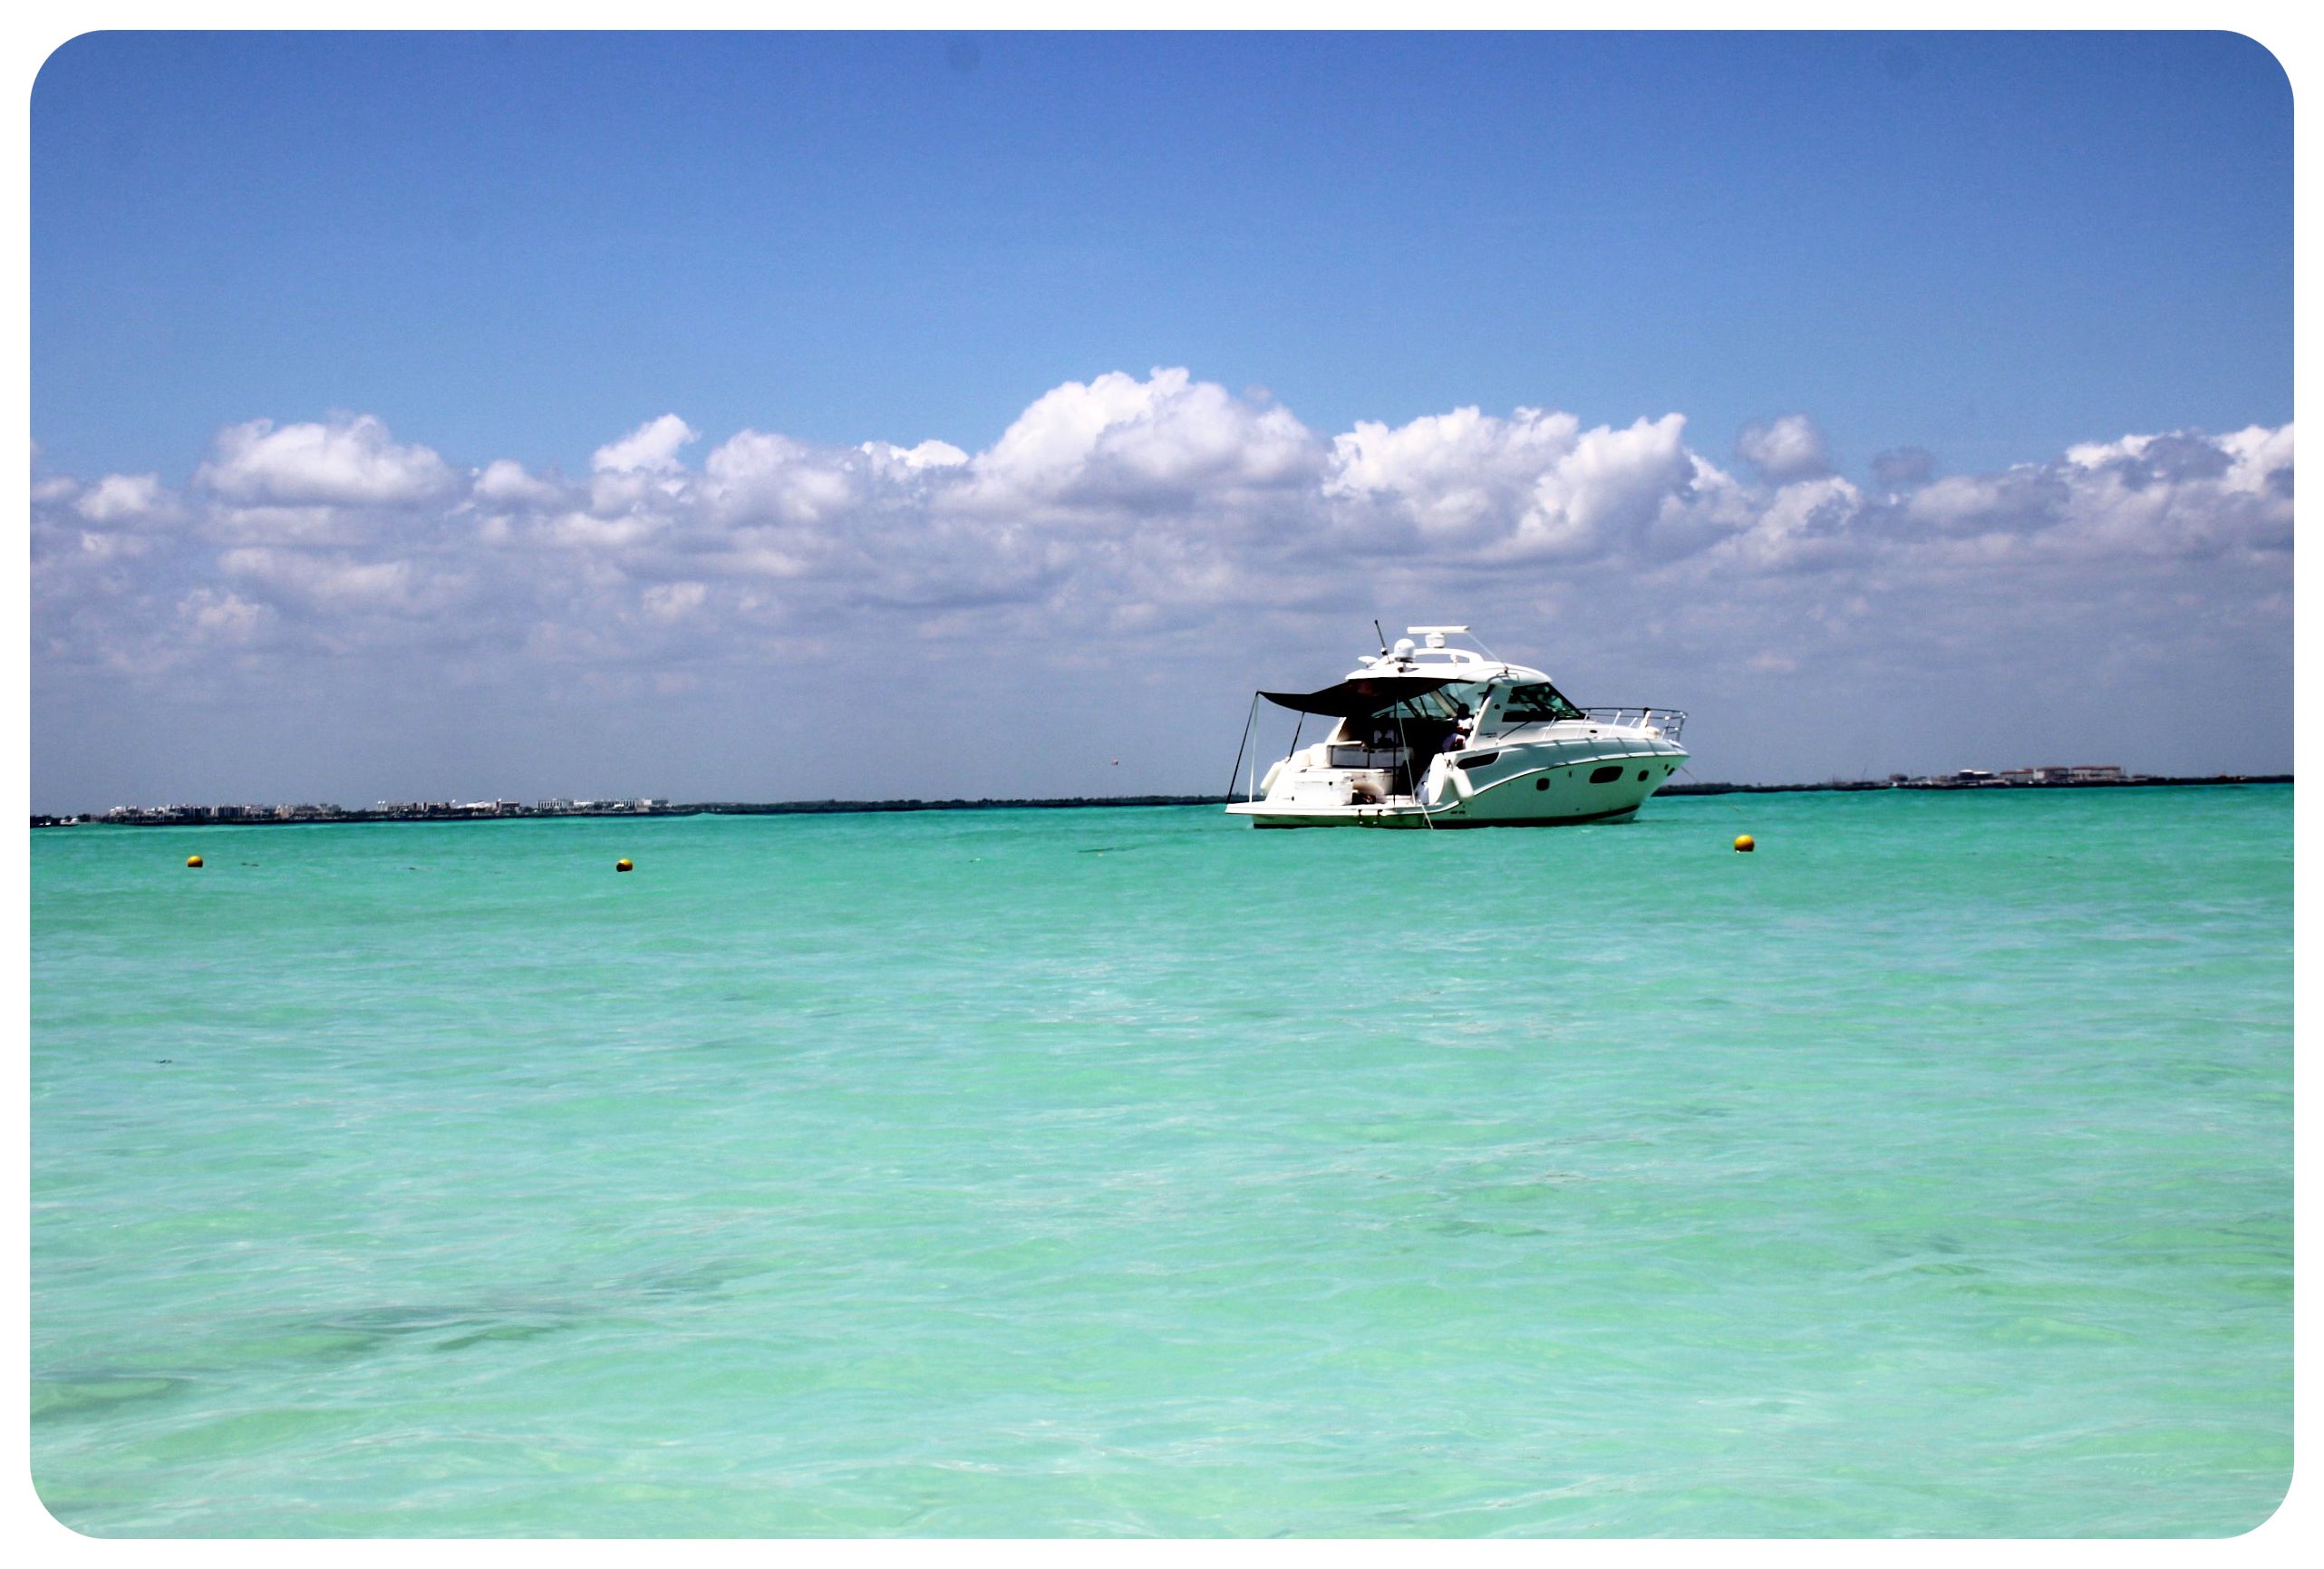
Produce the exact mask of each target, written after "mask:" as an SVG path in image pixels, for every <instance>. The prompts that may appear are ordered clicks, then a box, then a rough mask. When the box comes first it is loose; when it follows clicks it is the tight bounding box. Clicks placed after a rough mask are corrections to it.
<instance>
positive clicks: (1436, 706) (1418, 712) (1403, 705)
mask: <svg viewBox="0 0 2324 1569" xmlns="http://www.w3.org/2000/svg"><path fill="white" fill-rule="evenodd" d="M1396 707H1397V711H1398V712H1401V713H1403V715H1404V716H1405V717H1406V718H1408V719H1444V720H1449V719H1453V718H1455V717H1457V715H1458V714H1460V713H1462V712H1467V711H1466V710H1465V709H1463V708H1458V707H1457V706H1456V705H1455V704H1454V702H1453V701H1452V700H1451V699H1450V698H1448V697H1447V696H1446V695H1445V694H1444V693H1443V692H1422V693H1420V694H1419V696H1418V697H1408V698H1406V699H1405V700H1404V701H1403V702H1399V703H1398V704H1397V705H1396Z"/></svg>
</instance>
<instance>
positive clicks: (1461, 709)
mask: <svg viewBox="0 0 2324 1569" xmlns="http://www.w3.org/2000/svg"><path fill="white" fill-rule="evenodd" d="M1471 722H1472V721H1471V719H1470V717H1469V712H1468V704H1467V703H1465V702H1464V703H1460V704H1457V706H1456V707H1455V708H1454V709H1453V727H1452V729H1450V730H1448V731H1445V740H1444V744H1443V745H1442V746H1439V747H1438V748H1437V750H1438V751H1461V750H1462V749H1463V748H1465V747H1467V745H1468V727H1469V725H1470V724H1471Z"/></svg>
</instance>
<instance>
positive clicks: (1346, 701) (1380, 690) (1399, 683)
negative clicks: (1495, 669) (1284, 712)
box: [1259, 675, 1457, 719]
mask: <svg viewBox="0 0 2324 1569" xmlns="http://www.w3.org/2000/svg"><path fill="white" fill-rule="evenodd" d="M1456 679H1457V678H1456V677H1453V676H1449V675H1363V676H1358V677H1357V678H1356V679H1355V680H1353V681H1343V682H1341V683H1339V684H1338V685H1336V686H1327V687H1325V688H1324V689H1323V690H1322V691H1321V692H1261V693H1260V694H1259V695H1260V696H1261V697H1264V698H1265V699H1266V700H1267V701H1268V702H1272V703H1273V704H1274V705H1275V706H1277V707H1278V708H1290V709H1296V710H1298V711H1299V712H1301V713H1328V714H1330V715H1331V716H1332V717H1333V718H1334V719H1356V718H1359V717H1361V716H1362V715H1364V714H1368V713H1379V712H1382V711H1383V710H1386V709H1390V708H1394V707H1395V706H1396V705H1397V704H1398V703H1399V702H1404V701H1405V700H1406V699H1407V698H1413V697H1418V696H1419V695H1420V694H1421V693H1422V692H1434V691H1436V690H1437V688H1438V687H1440V686H1448V685H1450V684H1451V683H1452V682H1453V681H1454V680H1456Z"/></svg>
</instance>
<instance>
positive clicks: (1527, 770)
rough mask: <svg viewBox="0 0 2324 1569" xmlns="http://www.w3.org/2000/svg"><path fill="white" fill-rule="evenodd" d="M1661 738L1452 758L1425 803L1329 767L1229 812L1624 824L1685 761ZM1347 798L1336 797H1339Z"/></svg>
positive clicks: (1318, 821) (1465, 822)
mask: <svg viewBox="0 0 2324 1569" xmlns="http://www.w3.org/2000/svg"><path fill="white" fill-rule="evenodd" d="M1686 759H1687V754H1686V753H1685V752H1684V751H1681V750H1680V749H1679V748H1678V747H1677V746H1676V745H1675V744H1674V743H1672V742H1670V741H1667V740H1664V739H1662V738H1661V737H1659V736H1646V735H1639V736H1637V737H1635V738H1634V739H1633V738H1629V737H1616V736H1610V735H1603V734H1601V735H1598V736H1594V737H1593V738H1592V739H1591V740H1590V741H1588V742H1586V743H1580V744H1576V743H1565V744H1552V745H1543V746H1525V747H1512V748H1506V749H1502V750H1500V751H1497V752H1487V753H1486V754H1485V755H1484V756H1483V757H1482V758H1477V757H1471V758H1469V759H1468V763H1469V766H1467V767H1461V766H1459V764H1458V762H1457V761H1456V760H1454V759H1451V758H1446V759H1441V760H1438V762H1437V763H1436V764H1435V765H1434V766H1432V767H1431V769H1430V770H1429V771H1428V775H1427V777H1426V780H1425V782H1424V784H1423V787H1422V789H1421V792H1420V795H1419V798H1418V799H1414V798H1412V797H1409V796H1406V797H1397V796H1390V797H1388V798H1386V799H1376V800H1367V799H1361V798H1360V796H1359V795H1358V792H1355V791H1350V790H1345V789H1343V786H1344V780H1341V779H1339V778H1335V777H1333V775H1332V774H1331V773H1330V772H1328V771H1317V770H1308V771H1306V773H1305V775H1304V777H1294V778H1288V779H1283V780H1279V781H1278V782H1277V785H1276V788H1273V789H1270V790H1269V791H1268V793H1267V795H1266V797H1265V798H1264V799H1256V800H1241V801H1232V802H1229V803H1228V805H1227V808H1226V809H1227V811H1228V812H1229V813H1230V814H1232V815H1234V816H1235V817H1243V818H1250V819H1251V826H1252V827H1254V828H1557V827H1565V826H1572V825H1576V824H1582V823H1604V822H1619V821H1622V819H1624V818H1630V817H1632V816H1633V815H1635V814H1636V812H1637V811H1638V809H1639V808H1640V807H1641V806H1643V805H1645V804H1646V802H1647V800H1648V799H1649V798H1651V796H1652V795H1653V794H1654V792H1655V791H1656V790H1657V789H1661V786H1662V785H1663V784H1664V783H1665V782H1666V781H1667V780H1669V779H1670V777H1671V775H1673V774H1674V773H1676V772H1677V771H1678V770H1679V768H1680V766H1681V765H1682V764H1684V763H1685V761H1686ZM1335 795H1336V796H1339V797H1340V798H1341V799H1332V798H1333V797H1334V796H1335Z"/></svg>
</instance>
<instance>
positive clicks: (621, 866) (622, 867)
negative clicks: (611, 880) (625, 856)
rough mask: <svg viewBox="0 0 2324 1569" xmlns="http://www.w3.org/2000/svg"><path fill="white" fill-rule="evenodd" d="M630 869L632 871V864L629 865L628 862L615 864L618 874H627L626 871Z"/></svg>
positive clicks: (616, 862) (623, 861)
mask: <svg viewBox="0 0 2324 1569" xmlns="http://www.w3.org/2000/svg"><path fill="white" fill-rule="evenodd" d="M630 869H631V867H630V864H629V863H628V862H627V861H625V860H622V861H615V863H614V870H615V871H617V872H626V871H629V870H630Z"/></svg>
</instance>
